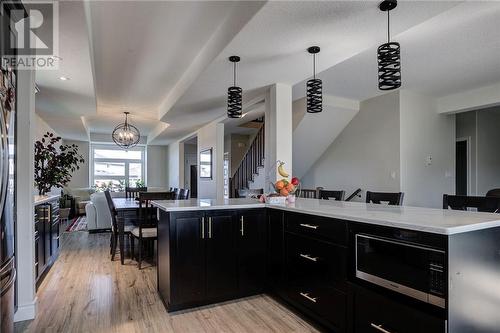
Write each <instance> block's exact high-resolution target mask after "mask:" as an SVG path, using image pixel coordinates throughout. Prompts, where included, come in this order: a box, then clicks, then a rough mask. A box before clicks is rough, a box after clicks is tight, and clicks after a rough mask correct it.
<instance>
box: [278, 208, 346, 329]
mask: <svg viewBox="0 0 500 333" xmlns="http://www.w3.org/2000/svg"><path fill="white" fill-rule="evenodd" d="M329 223H330V224H328V223H327V221H326V220H325V219H324V218H322V217H316V216H310V215H306V214H295V213H285V231H284V235H285V257H286V260H285V281H284V283H283V284H284V286H285V290H286V292H285V295H284V298H285V300H286V301H288V302H289V303H291V304H292V305H293V306H295V307H296V308H298V309H299V310H301V311H303V312H305V313H306V314H307V315H309V316H310V317H312V318H314V319H315V320H316V321H318V322H320V323H321V324H323V325H324V326H325V327H327V328H329V329H331V330H333V331H335V332H345V331H346V327H347V269H348V262H347V257H348V253H347V246H346V245H347V226H346V223H345V222H342V221H339V222H337V221H329Z"/></svg>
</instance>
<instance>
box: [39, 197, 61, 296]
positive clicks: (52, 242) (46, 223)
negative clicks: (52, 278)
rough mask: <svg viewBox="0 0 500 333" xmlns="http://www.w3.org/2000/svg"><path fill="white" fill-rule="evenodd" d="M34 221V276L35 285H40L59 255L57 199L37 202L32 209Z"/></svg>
mask: <svg viewBox="0 0 500 333" xmlns="http://www.w3.org/2000/svg"><path fill="white" fill-rule="evenodd" d="M34 211H35V213H34V223H35V235H34V236H35V263H34V265H35V277H36V286H37V288H38V286H39V285H40V283H41V282H42V280H43V277H44V276H45V274H46V273H47V271H48V270H49V269H50V267H51V266H52V264H53V263H54V262H55V260H56V259H57V257H58V255H59V248H60V234H61V230H60V222H59V201H58V199H57V198H54V199H53V200H51V201H49V202H46V203H43V204H39V205H36V206H35V209H34Z"/></svg>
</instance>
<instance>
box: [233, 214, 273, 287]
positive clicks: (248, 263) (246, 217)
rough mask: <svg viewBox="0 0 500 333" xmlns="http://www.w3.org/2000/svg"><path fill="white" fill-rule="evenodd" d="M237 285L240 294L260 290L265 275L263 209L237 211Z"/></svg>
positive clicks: (264, 222) (264, 221)
mask: <svg viewBox="0 0 500 333" xmlns="http://www.w3.org/2000/svg"><path fill="white" fill-rule="evenodd" d="M236 234H237V236H236V239H237V242H238V287H239V291H240V293H242V294H255V293H258V292H260V291H262V289H263V287H264V282H265V277H266V220H265V212H264V211H263V210H260V209H259V210H242V211H240V212H238V222H237V230H236Z"/></svg>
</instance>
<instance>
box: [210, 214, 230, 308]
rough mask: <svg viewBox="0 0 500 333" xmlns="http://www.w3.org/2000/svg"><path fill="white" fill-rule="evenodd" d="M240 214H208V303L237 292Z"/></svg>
mask: <svg viewBox="0 0 500 333" xmlns="http://www.w3.org/2000/svg"><path fill="white" fill-rule="evenodd" d="M235 218H236V212H235V211H230V210H224V211H215V212H208V213H207V215H206V220H207V247H206V261H207V270H206V274H207V299H209V300H213V299H223V298H226V297H231V296H233V295H234V294H235V293H236V290H237V267H236V264H237V256H236V246H235V238H234V226H235Z"/></svg>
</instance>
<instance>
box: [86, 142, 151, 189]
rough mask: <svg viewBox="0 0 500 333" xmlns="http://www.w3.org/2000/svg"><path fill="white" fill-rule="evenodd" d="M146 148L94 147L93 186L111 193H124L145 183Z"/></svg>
mask: <svg viewBox="0 0 500 333" xmlns="http://www.w3.org/2000/svg"><path fill="white" fill-rule="evenodd" d="M144 155H145V147H144V146H136V147H134V148H131V149H129V150H123V149H121V148H119V147H114V146H113V145H92V158H93V163H92V171H91V176H92V180H91V181H92V184H93V185H95V186H97V187H100V188H109V189H110V190H111V191H123V190H124V189H125V186H129V185H130V186H135V185H136V182H137V181H138V180H142V181H144V179H145V177H144V169H145V168H144V165H145V163H144V161H145V156H144Z"/></svg>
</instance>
